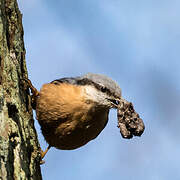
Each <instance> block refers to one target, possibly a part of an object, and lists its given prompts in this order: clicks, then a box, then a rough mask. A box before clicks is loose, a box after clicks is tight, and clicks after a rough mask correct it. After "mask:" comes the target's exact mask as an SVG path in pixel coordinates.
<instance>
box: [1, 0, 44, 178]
mask: <svg viewBox="0 0 180 180" xmlns="http://www.w3.org/2000/svg"><path fill="white" fill-rule="evenodd" d="M25 77H27V69H26V63H25V48H24V42H23V27H22V14H21V13H20V11H19V9H18V5H17V2H16V0H0V179H3V180H4V179H8V180H10V179H28V180H29V179H38V180H39V179H42V177H41V171H40V165H39V161H40V153H39V143H38V140H37V134H36V130H35V128H34V120H33V114H32V108H31V102H30V96H29V90H28V89H27V88H25V87H24V85H23V83H22V82H23V81H22V79H23V78H25Z"/></svg>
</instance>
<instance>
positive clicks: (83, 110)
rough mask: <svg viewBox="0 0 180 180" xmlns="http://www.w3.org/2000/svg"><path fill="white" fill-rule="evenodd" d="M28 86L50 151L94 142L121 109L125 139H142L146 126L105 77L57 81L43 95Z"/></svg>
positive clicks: (96, 75) (69, 148)
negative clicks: (112, 109)
mask: <svg viewBox="0 0 180 180" xmlns="http://www.w3.org/2000/svg"><path fill="white" fill-rule="evenodd" d="M28 84H29V87H30V89H31V92H32V94H33V95H32V97H33V102H32V103H33V104H34V105H35V109H36V115H37V120H38V122H39V124H40V126H41V130H42V134H43V136H44V137H45V140H46V141H47V142H48V144H49V147H48V149H49V148H50V147H51V146H52V147H56V148H58V149H63V150H71V149H76V148H79V147H81V146H83V145H85V144H86V143H88V142H89V141H91V140H93V139H95V138H96V137H97V136H98V135H99V134H100V132H101V131H102V130H103V129H104V127H105V126H106V124H107V122H108V114H109V110H110V109H111V108H116V109H118V119H119V127H120V129H121V133H122V136H123V137H124V138H131V137H132V135H136V136H140V135H141V134H142V133H143V131H144V124H143V122H142V120H141V119H140V118H139V115H138V114H137V113H136V112H135V111H134V109H133V106H131V103H128V102H127V101H125V100H123V99H122V97H121V89H120V87H119V86H118V85H117V83H116V82H114V81H113V80H112V79H110V78H108V77H106V76H104V75H100V74H92V73H88V74H86V75H84V76H80V77H75V78H62V79H57V80H54V81H52V82H51V83H47V84H44V85H43V86H42V88H41V90H40V92H38V91H37V90H36V89H35V88H34V87H33V86H32V84H31V82H30V81H29V80H28ZM123 108H124V109H123ZM139 119H140V121H139ZM139 124H140V125H139ZM48 149H47V150H48ZM47 150H46V151H45V152H43V153H42V158H43V157H44V155H45V154H46V152H47Z"/></svg>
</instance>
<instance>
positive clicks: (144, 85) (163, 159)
mask: <svg viewBox="0 0 180 180" xmlns="http://www.w3.org/2000/svg"><path fill="white" fill-rule="evenodd" d="M19 7H20V10H21V12H22V14H23V25H24V40H25V47H26V61H27V68H28V72H29V78H30V79H31V80H32V82H33V84H34V85H35V86H36V87H37V89H40V87H41V86H42V84H43V83H47V82H49V81H52V80H54V79H57V78H61V77H64V76H79V75H81V74H84V73H87V72H94V73H101V74H105V75H107V76H109V77H111V78H112V79H114V80H115V81H116V82H118V84H119V85H120V87H121V88H122V94H123V97H124V98H126V99H127V100H128V101H132V102H133V104H134V106H135V109H136V111H137V112H138V113H139V114H140V116H141V117H142V119H143V120H144V122H145V125H146V129H145V132H144V134H143V135H142V137H141V138H133V139H132V140H124V139H122V137H121V135H120V133H119V129H118V128H117V118H116V111H115V110H112V111H111V112H110V115H109V123H108V125H107V127H106V128H105V129H104V131H103V132H102V133H101V134H100V135H99V136H98V138H96V139H95V140H93V141H91V142H90V143H88V144H87V145H86V146H84V147H82V148H79V149H77V150H73V151H62V150H57V149H55V148H53V149H51V150H50V151H49V153H48V154H47V156H46V157H45V160H46V163H45V164H44V165H42V166H41V167H42V175H43V179H44V180H49V179H53V180H56V179H57V180H58V179H62V180H70V179H75V180H76V179H77V180H84V179H86V180H92V179H93V180H101V179H102V180H109V179H112V180H119V179H122V180H144V179H146V180H169V179H173V180H179V179H180V171H179V167H180V156H179V153H180V143H179V136H180V131H179V126H180V81H179V79H180V60H179V59H180V22H179V19H180V11H179V7H180V1H178V0H172V1H169V0H163V1H162V0H159V1H155V0H147V1H142V0H137V1H130V0H126V1H123V0H119V1H118V0H111V1H108V0H99V1H95V0H89V1H87V0H76V1H73V0H69V1H67V0H66V1H65V0H59V1H56V0H55V1H47V0H44V1H43V0H39V1H37V0H28V1H25V0H19ZM35 125H36V128H37V132H38V137H39V140H40V144H41V146H42V148H43V149H45V148H46V147H47V144H46V142H45V141H44V138H43V137H42V135H41V132H40V128H39V125H38V123H37V122H36V124H35Z"/></svg>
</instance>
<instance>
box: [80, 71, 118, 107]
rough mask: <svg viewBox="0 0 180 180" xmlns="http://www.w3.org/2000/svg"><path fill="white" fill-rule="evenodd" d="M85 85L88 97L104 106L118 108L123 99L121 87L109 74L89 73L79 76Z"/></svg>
mask: <svg viewBox="0 0 180 180" xmlns="http://www.w3.org/2000/svg"><path fill="white" fill-rule="evenodd" d="M77 83H78V84H79V85H81V86H83V88H84V90H85V94H86V98H87V99H88V100H90V101H92V102H95V103H96V104H97V106H99V107H104V108H109V109H110V108H117V106H118V104H119V103H120V99H121V88H120V87H119V86H118V84H117V83H116V82H115V81H113V80H112V79H110V78H108V77H107V76H104V75H100V74H92V73H88V74H86V75H84V76H81V77H78V78H77Z"/></svg>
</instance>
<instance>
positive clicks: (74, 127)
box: [36, 83, 109, 149]
mask: <svg viewBox="0 0 180 180" xmlns="http://www.w3.org/2000/svg"><path fill="white" fill-rule="evenodd" d="M84 93H85V91H84V89H83V88H82V87H81V86H76V85H71V84H66V83H61V84H58V85H56V84H45V85H43V87H42V88H41V91H40V96H39V98H38V100H37V107H36V114H37V119H38V121H39V123H40V125H41V129H42V133H43V135H44V137H45V139H46V141H47V142H48V143H49V144H50V145H51V146H54V147H56V148H59V149H75V148H78V147H80V146H82V145H84V144H86V143H87V142H89V141H90V140H92V139H94V138H95V137H97V135H98V134H99V133H100V132H101V131H102V129H103V128H104V127H105V125H106V123H107V120H108V112H109V110H108V109H101V108H98V107H97V106H96V104H95V103H94V102H91V101H89V100H87V99H86V98H85V94H84Z"/></svg>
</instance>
